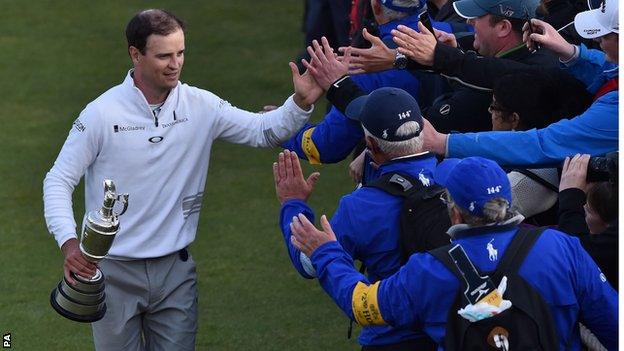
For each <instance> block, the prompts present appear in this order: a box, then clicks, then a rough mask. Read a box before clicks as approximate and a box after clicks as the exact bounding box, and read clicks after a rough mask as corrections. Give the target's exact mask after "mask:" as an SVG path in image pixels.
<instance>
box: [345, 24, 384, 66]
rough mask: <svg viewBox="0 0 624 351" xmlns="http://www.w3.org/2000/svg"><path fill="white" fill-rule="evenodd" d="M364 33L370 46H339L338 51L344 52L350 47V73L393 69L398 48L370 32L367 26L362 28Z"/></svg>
mask: <svg viewBox="0 0 624 351" xmlns="http://www.w3.org/2000/svg"><path fill="white" fill-rule="evenodd" d="M362 35H363V37H364V39H366V40H367V41H368V42H369V43H371V47H370V48H367V49H361V48H354V47H341V48H338V51H340V52H343V53H344V52H346V50H348V49H350V50H351V62H350V64H349V74H359V73H365V72H368V73H371V72H379V71H385V70H388V69H392V68H393V64H394V59H395V58H396V50H394V49H390V48H388V47H387V46H386V44H384V42H383V41H382V40H381V38H379V37H376V36H374V35H372V34H370V33H369V32H368V31H367V30H366V28H364V29H362Z"/></svg>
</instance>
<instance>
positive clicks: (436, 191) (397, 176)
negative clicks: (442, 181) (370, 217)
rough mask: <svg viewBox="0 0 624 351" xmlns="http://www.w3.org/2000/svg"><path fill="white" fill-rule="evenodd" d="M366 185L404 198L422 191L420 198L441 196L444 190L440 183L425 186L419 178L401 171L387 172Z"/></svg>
mask: <svg viewBox="0 0 624 351" xmlns="http://www.w3.org/2000/svg"><path fill="white" fill-rule="evenodd" d="M364 186H365V187H370V188H377V189H380V190H383V191H385V192H387V193H388V194H390V195H394V196H400V197H402V198H407V197H411V196H412V194H413V193H418V192H420V193H421V195H420V198H421V199H423V200H426V199H431V198H434V197H436V196H440V194H441V193H442V192H443V191H444V188H443V187H441V186H440V185H438V184H431V185H429V186H427V187H425V186H424V185H423V184H422V183H421V182H420V181H419V180H417V179H415V178H413V177H412V176H410V175H408V174H405V173H401V172H394V173H386V174H384V175H382V176H381V177H379V178H377V179H376V180H374V181H372V182H370V183H368V184H365V185H364Z"/></svg>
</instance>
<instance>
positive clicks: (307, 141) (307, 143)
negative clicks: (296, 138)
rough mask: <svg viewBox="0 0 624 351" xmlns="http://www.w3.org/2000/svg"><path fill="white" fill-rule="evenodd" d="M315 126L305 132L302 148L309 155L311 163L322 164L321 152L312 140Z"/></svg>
mask: <svg viewBox="0 0 624 351" xmlns="http://www.w3.org/2000/svg"><path fill="white" fill-rule="evenodd" d="M313 131H314V128H310V129H308V130H306V131H305V132H303V138H301V148H302V149H303V152H304V153H305V155H306V156H307V157H308V161H309V162H310V164H311V165H320V164H321V155H320V154H319V151H318V149H317V148H316V145H315V144H314V141H313V140H312V132H313Z"/></svg>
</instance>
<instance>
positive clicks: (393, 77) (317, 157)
mask: <svg viewBox="0 0 624 351" xmlns="http://www.w3.org/2000/svg"><path fill="white" fill-rule="evenodd" d="M400 24H403V25H405V26H408V27H411V28H416V29H417V28H418V16H417V15H414V16H409V17H406V18H404V19H401V20H396V21H392V22H389V23H386V24H382V25H380V26H379V33H380V37H381V39H382V40H383V41H384V42H385V43H386V45H392V44H394V43H393V41H392V35H391V34H390V31H391V30H393V29H395V28H396V27H397V26H398V25H400ZM432 26H433V27H434V28H436V29H440V30H444V31H446V32H450V31H452V29H453V28H455V27H452V26H451V25H450V24H449V23H446V22H436V21H432ZM461 28H462V29H463V30H466V29H467V30H470V29H471V28H464V27H461ZM394 47H396V45H395V44H394ZM351 78H352V79H353V81H354V82H355V83H356V84H357V85H358V86H359V87H360V88H361V89H362V90H363V91H365V92H366V93H367V94H368V93H370V92H372V91H373V90H375V89H377V88H381V87H395V88H400V89H403V90H405V91H407V92H408V93H410V95H412V96H414V97H415V98H418V94H419V87H420V83H419V81H418V79H417V78H416V77H414V75H413V74H411V73H409V72H408V71H407V70H399V69H391V70H387V71H382V72H376V73H364V74H358V75H354V76H352V77H351ZM363 137H364V132H363V131H362V127H361V126H360V124H359V123H358V122H356V121H352V120H350V119H348V118H347V117H345V115H344V114H343V113H342V112H340V111H339V110H338V109H336V108H335V107H332V108H331V110H330V111H329V112H328V113H327V114H326V115H325V118H324V119H323V121H321V122H320V123H319V124H317V125H314V124H309V123H308V124H306V125H305V126H304V127H303V128H302V129H301V130H299V132H298V133H297V134H296V135H295V136H293V137H292V138H291V139H290V140H288V141H286V142H284V143H283V144H282V147H284V148H285V149H288V150H291V151H294V152H296V153H297V155H298V156H299V157H300V158H302V159H306V160H308V161H309V162H310V163H311V164H321V163H336V162H340V161H342V160H344V159H345V158H346V157H347V156H348V155H349V153H350V152H351V151H352V150H353V148H354V147H355V146H356V145H357V144H358V143H359V142H360V140H362V138H363Z"/></svg>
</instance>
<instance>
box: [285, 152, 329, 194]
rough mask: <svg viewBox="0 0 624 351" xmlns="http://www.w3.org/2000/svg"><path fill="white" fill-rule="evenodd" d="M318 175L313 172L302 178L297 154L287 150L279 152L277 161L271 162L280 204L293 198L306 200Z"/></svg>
mask: <svg viewBox="0 0 624 351" xmlns="http://www.w3.org/2000/svg"><path fill="white" fill-rule="evenodd" d="M320 175H321V174H320V173H319V172H314V173H312V174H311V175H310V176H309V177H308V179H304V178H303V171H302V170H301V163H300V162H299V157H297V154H296V153H294V152H291V151H288V150H284V151H283V152H280V153H279V156H278V158H277V162H275V163H273V179H274V180H275V193H276V194H277V199H278V200H279V202H280V204H284V202H286V201H287V200H293V199H298V200H303V201H307V200H308V198H309V197H310V194H312V191H313V190H314V185H315V184H316V181H317V180H318V178H319V177H320Z"/></svg>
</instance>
